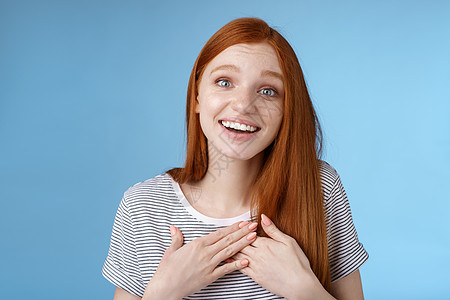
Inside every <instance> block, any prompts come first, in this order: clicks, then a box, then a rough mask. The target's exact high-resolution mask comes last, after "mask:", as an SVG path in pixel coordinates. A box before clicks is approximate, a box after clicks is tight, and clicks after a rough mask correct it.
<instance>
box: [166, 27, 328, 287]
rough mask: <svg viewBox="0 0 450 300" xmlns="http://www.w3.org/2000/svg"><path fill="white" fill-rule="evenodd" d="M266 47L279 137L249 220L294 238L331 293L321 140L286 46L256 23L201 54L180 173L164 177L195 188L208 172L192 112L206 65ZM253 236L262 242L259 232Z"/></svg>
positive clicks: (229, 32) (224, 31)
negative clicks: (278, 95)
mask: <svg viewBox="0 0 450 300" xmlns="http://www.w3.org/2000/svg"><path fill="white" fill-rule="evenodd" d="M262 42H265V43H268V44H269V45H271V46H272V47H273V48H274V49H275V51H276V53H277V55H278V60H279V63H280V66H281V70H282V72H283V77H284V90H285V97H284V112H283V119H282V122H281V127H280V130H279V133H278V136H277V137H276V138H275V140H274V141H273V143H272V144H271V145H270V146H269V147H267V148H266V149H265V150H264V163H263V166H262V167H261V169H260V171H259V173H258V175H257V177H256V179H255V183H254V185H253V189H252V200H251V212H252V213H254V212H256V213H257V214H256V215H252V219H253V220H255V221H257V222H258V223H259V222H260V221H261V220H260V215H261V213H264V214H266V215H267V216H268V217H269V218H271V219H272V220H273V222H274V223H275V224H276V226H277V227H278V228H279V229H280V230H281V231H283V232H284V233H286V234H287V235H290V236H291V237H293V238H295V239H296V240H297V242H298V244H299V245H300V247H301V248H302V249H303V251H304V252H305V254H306V256H307V257H308V259H309V261H310V263H311V268H312V270H313V271H314V273H315V274H316V276H317V278H318V279H319V280H320V282H321V283H322V285H323V286H324V287H325V288H326V289H327V290H330V268H329V262H328V247H327V230H326V225H325V216H324V209H323V201H324V200H323V194H322V188H321V181H320V174H319V156H320V152H321V144H322V134H321V130H320V125H319V122H318V119H317V116H316V113H315V111H314V107H313V105H312V102H311V99H310V97H309V94H308V89H307V86H306V83H305V80H304V77H303V72H302V69H301V67H300V64H299V62H298V59H297V56H296V54H295V52H294V50H293V49H292V47H291V46H290V45H289V43H288V42H287V41H286V40H285V39H284V38H283V36H281V34H279V33H278V32H277V31H276V30H274V29H273V28H271V27H269V26H268V25H267V23H265V22H264V21H263V20H261V19H257V18H241V19H236V20H233V21H231V22H230V23H228V24H226V25H225V26H224V27H222V28H221V29H220V30H219V31H217V32H216V33H215V34H214V35H213V36H212V37H211V38H210V39H209V40H208V42H207V43H206V44H205V46H204V47H203V49H202V50H201V52H200V54H199V56H198V58H197V60H196V62H195V64H194V67H193V69H192V73H191V76H190V78H189V85H188V91H187V104H186V122H187V124H186V125H187V149H186V150H187V153H186V162H185V166H184V168H174V169H171V170H169V171H167V173H168V174H169V175H170V176H172V178H174V180H175V181H177V182H178V183H185V182H196V181H199V180H200V179H202V178H203V177H204V176H205V174H206V172H207V170H208V150H207V149H208V148H207V139H206V137H205V135H204V134H203V131H202V129H201V127H200V120H199V115H198V114H197V113H196V112H195V111H194V107H195V101H196V98H197V95H198V83H199V81H200V79H201V77H202V74H203V71H204V70H205V68H206V66H207V64H208V63H209V62H210V61H211V60H212V59H213V58H214V57H216V56H217V55H218V54H219V53H221V52H222V51H223V50H225V49H226V48H228V47H230V46H232V45H235V44H239V43H262ZM258 235H261V236H264V235H265V233H264V231H263V230H262V228H258Z"/></svg>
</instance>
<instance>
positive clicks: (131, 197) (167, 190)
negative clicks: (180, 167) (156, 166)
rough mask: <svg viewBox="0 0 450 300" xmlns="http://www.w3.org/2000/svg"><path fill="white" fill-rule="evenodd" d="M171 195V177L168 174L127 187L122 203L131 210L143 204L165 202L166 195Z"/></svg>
mask: <svg viewBox="0 0 450 300" xmlns="http://www.w3.org/2000/svg"><path fill="white" fill-rule="evenodd" d="M171 194H173V186H172V179H171V177H170V176H169V175H168V174H159V175H156V176H155V177H153V178H150V179H147V180H145V181H141V182H138V183H136V184H134V185H132V186H131V187H129V188H128V189H127V190H126V191H125V193H124V195H123V200H122V201H123V202H124V204H125V205H126V206H127V207H128V208H130V209H132V208H133V207H137V206H139V207H140V206H142V205H145V204H155V202H161V201H163V202H166V201H165V200H166V199H167V197H168V195H169V196H170V195H171Z"/></svg>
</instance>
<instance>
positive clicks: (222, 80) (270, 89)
mask: <svg viewBox="0 0 450 300" xmlns="http://www.w3.org/2000/svg"><path fill="white" fill-rule="evenodd" d="M221 82H227V83H229V84H230V86H223V85H221ZM216 84H217V85H219V86H220V87H224V88H228V87H231V82H230V81H229V80H227V79H217V80H216ZM264 90H269V91H272V92H273V95H265V94H262V93H261V92H262V91H264ZM258 92H259V93H261V94H262V95H263V96H268V97H274V96H278V95H279V93H278V91H277V90H276V89H273V88H263V89H261V90H259V91H258Z"/></svg>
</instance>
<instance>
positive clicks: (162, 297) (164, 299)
mask: <svg viewBox="0 0 450 300" xmlns="http://www.w3.org/2000/svg"><path fill="white" fill-rule="evenodd" d="M181 298H182V297H181V296H178V295H177V289H176V287H175V288H169V287H167V286H163V285H161V284H159V283H158V282H152V281H150V282H149V283H148V285H147V288H146V289H145V293H144V295H143V296H142V300H180V299H181Z"/></svg>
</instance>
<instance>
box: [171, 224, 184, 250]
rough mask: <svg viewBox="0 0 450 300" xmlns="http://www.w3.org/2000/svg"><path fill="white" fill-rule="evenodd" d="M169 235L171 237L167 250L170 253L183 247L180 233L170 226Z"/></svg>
mask: <svg viewBox="0 0 450 300" xmlns="http://www.w3.org/2000/svg"><path fill="white" fill-rule="evenodd" d="M170 235H171V236H172V244H170V247H169V249H167V250H169V251H170V252H173V251H176V250H178V249H180V248H181V246H183V240H184V238H183V234H182V233H181V231H180V230H179V229H178V228H176V227H175V226H173V225H170Z"/></svg>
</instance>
